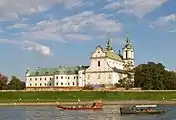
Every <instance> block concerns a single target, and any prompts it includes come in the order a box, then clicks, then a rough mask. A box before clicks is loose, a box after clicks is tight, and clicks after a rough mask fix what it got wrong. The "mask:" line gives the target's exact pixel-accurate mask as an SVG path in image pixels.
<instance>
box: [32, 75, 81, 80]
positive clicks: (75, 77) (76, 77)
mask: <svg viewBox="0 0 176 120" xmlns="http://www.w3.org/2000/svg"><path fill="white" fill-rule="evenodd" d="M60 78H61V79H63V76H61V77H60ZM80 78H81V77H80ZM38 79H39V80H42V78H38ZM38 79H37V78H35V80H38ZM49 79H50V80H52V77H50V78H49ZM56 79H59V77H58V76H56ZM65 79H70V77H65ZM74 79H78V76H74ZM30 80H32V78H30ZM44 80H46V78H44Z"/></svg>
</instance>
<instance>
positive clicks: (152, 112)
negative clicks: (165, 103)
mask: <svg viewBox="0 0 176 120" xmlns="http://www.w3.org/2000/svg"><path fill="white" fill-rule="evenodd" d="M166 112H167V111H166V110H159V111H140V112H121V115H125V114H163V113H166Z"/></svg>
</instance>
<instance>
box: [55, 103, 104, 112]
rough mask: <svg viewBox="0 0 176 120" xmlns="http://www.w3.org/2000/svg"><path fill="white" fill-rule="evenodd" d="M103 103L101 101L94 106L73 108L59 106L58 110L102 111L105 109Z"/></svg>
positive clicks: (77, 105) (76, 106) (74, 106)
mask: <svg viewBox="0 0 176 120" xmlns="http://www.w3.org/2000/svg"><path fill="white" fill-rule="evenodd" d="M103 105H104V104H103V102H102V101H99V102H94V103H93V104H92V105H87V104H85V105H79V104H76V105H73V106H61V105H57V108H61V109H63V110H95V111H96V110H102V109H103Z"/></svg>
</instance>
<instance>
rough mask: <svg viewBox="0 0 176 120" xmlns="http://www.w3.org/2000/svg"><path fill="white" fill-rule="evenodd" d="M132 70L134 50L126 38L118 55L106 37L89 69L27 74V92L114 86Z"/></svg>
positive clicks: (63, 68) (37, 71)
mask: <svg viewBox="0 0 176 120" xmlns="http://www.w3.org/2000/svg"><path fill="white" fill-rule="evenodd" d="M133 67H134V49H133V46H132V43H131V42H130V40H129V38H128V36H127V37H126V40H125V45H124V47H123V49H122V54H121V53H120V51H119V52H118V53H116V52H115V50H114V49H113V48H112V46H111V40H110V39H109V38H108V40H107V43H106V48H103V47H101V46H97V47H96V50H95V52H93V53H92V54H91V58H90V66H59V67H56V68H38V69H36V70H33V71H31V70H30V69H29V68H28V69H27V71H26V74H25V75H26V88H27V89H48V88H54V89H57V88H75V87H84V86H85V85H88V84H91V85H100V84H115V83H118V82H119V80H120V79H122V78H124V77H126V76H127V74H128V73H129V72H128V71H129V70H131V69H132V68H133Z"/></svg>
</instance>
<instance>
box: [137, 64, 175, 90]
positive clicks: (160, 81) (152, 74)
mask: <svg viewBox="0 0 176 120" xmlns="http://www.w3.org/2000/svg"><path fill="white" fill-rule="evenodd" d="M134 70H135V74H134V87H141V88H142V89H144V90H175V89H176V72H174V71H168V70H166V69H165V66H164V65H163V64H161V63H154V62H148V63H147V64H140V65H138V66H137V67H136V68H135V69H134Z"/></svg>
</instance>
